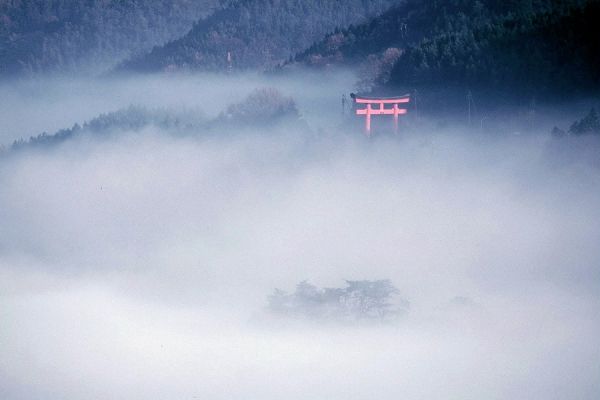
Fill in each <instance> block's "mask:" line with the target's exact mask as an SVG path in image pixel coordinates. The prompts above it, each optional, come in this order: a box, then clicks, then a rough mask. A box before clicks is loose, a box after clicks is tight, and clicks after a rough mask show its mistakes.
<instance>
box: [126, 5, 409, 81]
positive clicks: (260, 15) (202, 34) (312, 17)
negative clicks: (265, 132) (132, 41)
mask: <svg viewBox="0 0 600 400" xmlns="http://www.w3.org/2000/svg"><path fill="white" fill-rule="evenodd" d="M400 1H401V0H319V1H317V0H311V1H306V0H277V1H273V0H239V1H232V2H230V3H229V4H228V6H227V7H225V8H224V9H222V10H220V11H218V12H216V13H215V14H213V15H212V16H211V17H209V18H207V19H206V20H203V21H200V22H199V23H197V24H196V25H195V26H194V28H193V29H192V30H191V31H190V32H189V33H188V34H187V35H185V36H184V37H182V38H181V39H178V40H175V41H173V42H171V43H168V44H167V45H165V46H162V47H156V48H155V49H153V50H152V51H151V52H150V53H149V54H147V55H144V56H140V57H137V58H134V59H132V60H130V61H129V62H126V63H125V64H124V65H122V67H121V69H123V70H136V71H160V70H169V69H203V70H224V69H225V68H227V67H228V65H229V63H228V59H227V53H228V52H231V66H232V67H233V68H239V69H245V68H264V67H269V66H272V65H276V64H278V63H280V62H282V61H284V60H286V59H287V58H289V57H290V56H291V55H293V54H295V53H296V52H298V51H301V50H303V49H304V48H306V47H307V46H309V45H310V44H311V43H312V42H314V41H315V40H317V39H319V38H321V37H322V36H323V35H325V34H327V33H328V32H331V31H333V30H334V29H335V28H337V27H346V26H348V25H350V24H352V23H358V22H363V21H365V20H367V19H369V18H371V17H374V16H376V15H378V14H380V13H382V12H384V11H385V10H387V9H389V8H390V7H391V6H393V5H395V4H398V3H399V2H400Z"/></svg>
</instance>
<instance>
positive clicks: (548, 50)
mask: <svg viewBox="0 0 600 400" xmlns="http://www.w3.org/2000/svg"><path fill="white" fill-rule="evenodd" d="M598 21H600V2H597V1H593V2H589V3H588V4H586V5H585V6H583V7H578V6H573V7H569V8H567V9H555V10H551V11H545V12H539V13H529V14H520V15H518V14H517V15H512V14H511V15H508V16H506V17H505V18H503V19H500V20H498V21H495V22H493V23H488V24H485V25H483V26H477V27H472V28H467V29H461V30H456V31H453V32H450V33H445V34H441V35H437V36H435V37H433V38H428V39H425V40H423V41H422V42H420V43H418V44H417V45H415V46H409V47H408V48H407V49H406V51H405V53H404V54H403V55H402V57H401V58H400V59H399V60H398V62H397V63H396V64H395V66H394V68H393V69H392V71H391V74H390V81H389V84H390V85H392V86H414V85H419V86H439V85H456V84H459V85H462V86H468V87H471V88H474V89H484V90H490V89H491V90H494V91H496V92H504V93H506V92H510V93H513V94H516V95H524V94H526V95H549V96H561V97H572V96H575V95H580V94H591V93H594V92H595V93H597V92H598V90H599V87H600V86H599V85H600V68H599V66H600V35H598V29H597V26H596V24H597V23H598Z"/></svg>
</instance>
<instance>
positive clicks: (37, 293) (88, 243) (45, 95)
mask: <svg viewBox="0 0 600 400" xmlns="http://www.w3.org/2000/svg"><path fill="white" fill-rule="evenodd" d="M353 79H354V78H353V77H352V75H351V74H350V73H344V74H341V75H336V74H331V75H329V76H328V77H327V78H326V79H319V78H317V77H316V76H311V77H307V76H304V77H303V79H302V80H297V79H291V78H284V77H280V78H273V79H271V80H269V79H267V78H264V77H259V76H254V77H247V76H245V77H237V78H235V77H234V78H231V77H223V76H209V75H197V76H187V77H181V76H179V77H147V78H123V79H106V80H101V81H87V82H82V81H64V80H63V81H51V82H47V81H41V80H40V81H22V82H17V83H5V84H3V85H4V86H3V87H2V91H1V92H0V118H1V120H2V124H1V127H0V130H1V132H0V142H1V143H4V144H5V145H8V144H10V142H12V140H14V139H17V138H19V137H28V136H29V135H34V134H35V135H37V134H38V133H41V132H43V131H48V132H49V133H51V132H54V131H55V130H57V129H60V128H63V127H69V126H71V125H73V124H74V123H76V122H78V123H81V122H83V121H84V120H87V119H90V118H93V117H94V116H96V115H98V114H100V113H103V112H109V111H114V110H117V109H119V108H122V107H126V106H128V105H130V104H140V105H145V106H149V107H165V108H170V109H177V108H186V109H190V110H194V112H196V111H197V112H201V113H203V114H204V115H207V116H209V117H211V116H215V115H217V114H218V113H219V112H220V111H222V110H223V109H224V108H225V107H226V106H227V105H228V104H230V103H233V102H236V101H237V100H239V99H240V98H242V97H244V96H245V95H246V94H248V93H249V92H250V91H251V90H252V89H254V88H256V87H260V86H265V85H268V86H275V87H277V88H279V89H280V90H281V91H282V93H284V94H285V95H291V96H293V97H294V98H295V100H296V102H297V104H298V108H299V111H300V113H301V114H302V116H303V117H304V119H305V120H306V121H307V123H308V125H309V126H310V128H311V130H312V131H313V134H307V133H306V132H304V131H298V130H297V129H296V128H290V129H286V128H285V126H283V127H282V126H279V127H276V128H272V129H266V128H265V129H258V128H257V129H256V130H255V131H250V132H244V133H243V134H242V133H236V132H230V131H227V129H224V130H223V131H222V132H218V134H216V135H215V134H212V135H208V136H207V135H203V133H202V132H198V135H192V136H190V135H187V136H173V135H170V134H169V133H167V132H163V131H161V130H160V129H159V128H157V127H147V128H145V129H144V130H142V131H139V132H119V133H118V134H117V135H114V136H111V137H109V139H107V140H98V141H96V140H91V139H89V138H87V139H75V140H71V141H67V142H65V143H63V144H61V145H60V146H54V147H49V148H48V149H44V148H42V149H39V148H37V149H33V150H29V149H25V150H23V151H20V152H17V153H16V154H10V156H8V157H4V158H0V397H1V398H2V399H61V400H62V399H107V398H110V399H234V398H249V399H280V398H287V399H357V400H358V399H381V400H383V399H566V398H568V399H597V398H598V397H599V396H600V379H599V378H600V346H599V345H598V343H599V341H598V336H599V335H600V313H599V312H598V310H599V307H600V295H599V293H600V292H599V289H600V251H599V249H598V243H600V224H599V223H598V221H600V207H598V204H600V174H599V170H598V165H597V164H594V163H593V162H590V161H589V160H588V159H586V158H580V157H578V156H577V154H570V157H564V159H567V160H568V161H564V160H563V159H561V158H559V159H556V158H555V157H554V153H553V152H550V151H549V150H548V149H549V146H550V145H551V144H549V141H551V138H550V136H549V135H547V134H546V132H531V133H529V134H522V135H519V136H516V135H508V134H507V135H503V136H502V135H501V136H499V137H494V138H492V137H490V136H485V135H479V134H477V133H473V132H470V133H466V132H464V131H462V130H460V129H458V128H444V129H438V128H436V126H437V125H436V124H427V123H426V122H423V125H422V128H419V129H416V130H414V129H413V130H412V131H411V132H410V133H407V134H404V135H403V136H401V138H394V137H385V136H383V135H382V136H380V137H379V138H377V139H374V140H370V141H367V140H365V139H363V138H362V137H361V136H360V129H359V128H358V129H357V130H356V131H352V132H348V131H345V130H344V129H343V128H341V116H340V114H341V103H340V96H341V93H343V92H348V91H349V89H348V88H351V84H352V81H353ZM206 97H209V98H210V100H208V101H204V100H203V99H204V98H206ZM323 110H331V111H332V113H331V114H327V113H325V112H323ZM359 125H360V122H359ZM565 151H566V152H568V151H577V148H570V149H566V150H565ZM345 279H368V280H375V279H391V280H392V282H393V283H394V284H395V285H396V286H397V287H398V289H399V290H400V292H401V295H402V297H405V298H407V299H408V300H409V301H410V311H409V312H408V313H407V314H406V315H405V316H403V317H402V318H401V319H400V320H399V321H397V322H396V323H394V324H384V325H380V324H377V325H375V326H346V325H344V326H340V325H335V324H332V325H328V324H315V323H306V324H305V323H299V322H290V321H278V320H274V319H273V318H271V317H269V316H268V315H267V312H266V311H265V308H266V305H267V296H268V295H269V294H270V293H271V292H272V291H273V289H274V288H281V289H285V290H293V288H294V286H295V285H296V284H297V283H298V282H300V281H303V280H308V281H310V282H311V283H314V284H316V285H318V286H343V284H344V280H345Z"/></svg>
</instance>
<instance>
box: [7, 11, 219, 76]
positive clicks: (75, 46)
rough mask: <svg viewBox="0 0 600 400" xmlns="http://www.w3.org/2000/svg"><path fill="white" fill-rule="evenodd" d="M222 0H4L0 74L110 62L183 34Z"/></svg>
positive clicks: (99, 65) (109, 64) (83, 67)
mask: <svg viewBox="0 0 600 400" xmlns="http://www.w3.org/2000/svg"><path fill="white" fill-rule="evenodd" d="M217 5H218V0H169V1H164V0H143V1H142V0H132V1H120V0H89V1H70V0H0V76H1V77H6V76H10V75H14V74H22V73H30V72H41V71H44V72H46V71H75V70H78V71H82V70H89V69H90V68H92V69H95V70H102V69H104V68H110V67H112V66H114V65H115V64H117V63H118V62H120V61H121V60H123V59H125V58H127V57H130V56H131V55H132V54H135V53H139V52H144V51H148V50H150V49H151V48H152V46H154V45H159V44H163V43H165V42H167V41H169V40H172V39H174V38H177V37H180V36H181V35H183V34H185V33H186V32H187V31H188V30H189V29H190V28H191V27H192V25H193V23H194V22H195V21H197V20H198V19H199V18H201V17H203V16H206V15H208V14H209V13H210V12H212V11H213V9H214V8H215V7H216V6H217Z"/></svg>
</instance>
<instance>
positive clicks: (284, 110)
mask: <svg viewBox="0 0 600 400" xmlns="http://www.w3.org/2000/svg"><path fill="white" fill-rule="evenodd" d="M282 122H285V123H286V127H287V128H288V129H290V128H293V127H296V128H299V131H306V130H307V129H308V128H307V125H306V124H305V123H304V121H303V120H302V119H301V117H300V113H299V112H298V109H297V107H296V102H295V101H294V99H293V98H292V97H288V96H284V95H283V94H281V93H280V92H279V91H278V90H277V89H274V88H258V89H255V90H254V91H252V92H251V93H250V94H249V95H248V96H246V97H245V98H244V99H242V101H240V102H238V103H234V104H230V105H229V106H228V107H227V108H226V109H225V110H224V111H223V112H222V113H221V114H219V116H218V117H216V118H213V119H207V118H205V117H203V116H202V114H201V113H200V112H199V111H198V110H179V111H175V110H167V109H162V108H156V109H148V108H146V107H143V106H133V105H132V106H129V107H127V108H123V109H120V110H117V111H113V112H109V113H103V114H100V115H99V116H97V117H96V118H93V119H91V120H89V121H87V122H84V123H83V124H82V125H80V124H77V123H76V124H75V125H73V126H72V127H71V128H65V129H61V130H59V131H57V132H55V133H53V134H48V133H47V132H43V133H41V134H39V135H37V136H32V137H30V138H29V139H19V140H15V141H14V142H13V143H12V145H11V146H10V150H13V151H17V150H24V149H31V148H48V147H51V146H55V145H58V144H61V143H64V142H66V141H69V140H72V139H75V138H77V137H80V136H82V135H91V136H92V137H94V138H99V137H104V136H107V135H111V134H113V133H115V132H138V131H140V130H142V129H144V128H147V127H157V128H159V129H160V130H161V131H164V132H168V133H171V134H175V135H186V136H193V135H200V134H202V135H208V134H212V133H215V132H222V131H223V130H225V131H226V132H232V131H237V130H239V129H240V128H243V127H251V128H256V127H259V128H268V127H272V126H273V125H275V124H277V123H282ZM0 150H2V148H0ZM6 151H7V150H5V152H6Z"/></svg>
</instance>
